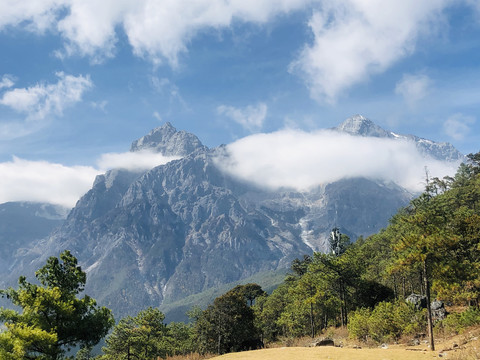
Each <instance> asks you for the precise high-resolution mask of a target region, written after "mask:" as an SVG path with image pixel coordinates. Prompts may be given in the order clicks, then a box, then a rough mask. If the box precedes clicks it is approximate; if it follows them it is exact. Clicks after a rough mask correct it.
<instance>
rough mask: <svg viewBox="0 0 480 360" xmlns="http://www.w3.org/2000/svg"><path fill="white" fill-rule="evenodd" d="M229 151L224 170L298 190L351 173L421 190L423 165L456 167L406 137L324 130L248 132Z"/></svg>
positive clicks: (442, 171)
mask: <svg viewBox="0 0 480 360" xmlns="http://www.w3.org/2000/svg"><path fill="white" fill-rule="evenodd" d="M227 152H228V156H226V157H219V158H217V163H218V165H219V166H220V167H221V168H222V169H224V170H225V171H227V172H228V173H230V174H232V175H234V176H237V177H239V178H240V179H243V180H244V181H248V182H253V183H255V184H257V185H258V186H261V187H267V188H272V189H278V188H282V187H286V188H294V189H297V190H300V191H303V190H308V189H310V188H312V187H315V186H318V185H322V184H328V183H331V182H334V181H337V180H340V179H343V178H353V177H366V178H371V179H378V180H383V181H392V182H395V183H397V184H399V185H400V186H403V187H405V188H407V189H409V190H411V191H421V190H423V186H424V185H423V182H424V177H425V170H424V169H425V166H427V167H428V169H429V173H430V174H431V175H432V176H439V177H443V176H445V175H447V174H448V175H452V174H454V173H455V171H456V168H457V166H458V164H457V163H447V162H441V161H437V160H434V159H430V158H425V157H424V156H422V155H421V154H420V153H419V152H418V151H417V149H416V147H415V145H414V144H413V143H411V142H408V141H400V140H394V139H382V138H369V137H360V136H350V135H347V134H342V133H339V132H335V131H328V130H323V131H316V132H312V133H306V132H303V131H300V130H291V129H287V130H282V131H277V132H274V133H270V134H256V135H251V136H248V137H245V138H243V139H240V140H238V141H236V142H234V143H232V144H230V145H228V146H227Z"/></svg>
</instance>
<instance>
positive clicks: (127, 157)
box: [97, 151, 179, 171]
mask: <svg viewBox="0 0 480 360" xmlns="http://www.w3.org/2000/svg"><path fill="white" fill-rule="evenodd" d="M176 159H179V157H178V156H163V155H162V154H160V153H155V152H152V151H138V152H124V153H108V154H103V155H102V156H101V157H100V158H99V160H98V161H97V164H98V166H99V167H100V169H102V170H104V171H106V170H110V169H126V170H132V171H140V170H148V169H153V168H154V167H156V166H159V165H164V164H166V163H168V162H170V161H172V160H176Z"/></svg>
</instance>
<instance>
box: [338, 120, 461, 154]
mask: <svg viewBox="0 0 480 360" xmlns="http://www.w3.org/2000/svg"><path fill="white" fill-rule="evenodd" d="M334 130H336V131H341V132H344V133H347V134H350V135H355V136H365V137H379V138H389V139H394V140H404V141H411V142H413V143H414V144H415V146H416V147H417V149H418V151H419V152H420V153H421V154H422V155H424V156H429V157H432V158H434V159H437V160H440V161H455V162H456V161H464V160H465V157H464V155H463V154H462V153H460V152H459V151H458V150H457V149H455V147H453V145H452V144H450V143H447V142H441V143H440V142H435V141H432V140H428V139H423V138H420V137H418V136H415V135H401V134H396V133H394V132H391V131H387V130H384V129H383V128H381V127H380V126H378V125H377V124H375V123H374V122H373V121H371V120H370V119H367V118H366V117H365V116H362V115H354V116H352V117H349V118H348V119H347V120H345V121H344V122H343V123H341V124H340V125H339V126H337V127H336V128H334Z"/></svg>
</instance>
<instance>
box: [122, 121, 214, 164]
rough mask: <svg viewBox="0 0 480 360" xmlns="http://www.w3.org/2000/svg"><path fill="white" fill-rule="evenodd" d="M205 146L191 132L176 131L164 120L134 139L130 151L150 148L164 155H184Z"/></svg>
mask: <svg viewBox="0 0 480 360" xmlns="http://www.w3.org/2000/svg"><path fill="white" fill-rule="evenodd" d="M205 148H206V147H205V146H204V145H203V144H202V143H201V141H200V140H199V139H198V138H197V137H196V136H195V135H193V134H191V133H188V132H186V131H183V130H182V131H177V129H175V128H174V127H173V126H172V124H170V123H169V122H166V123H165V124H163V125H162V126H160V127H157V128H155V129H153V130H152V131H150V132H149V133H148V134H147V135H145V136H143V137H141V138H140V139H138V140H135V141H134V142H133V143H132V146H131V147H130V151H132V152H135V151H141V150H151V151H155V152H159V153H161V154H162V155H165V156H186V155H188V154H190V153H192V152H194V151H196V150H199V149H205Z"/></svg>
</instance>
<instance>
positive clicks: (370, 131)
mask: <svg viewBox="0 0 480 360" xmlns="http://www.w3.org/2000/svg"><path fill="white" fill-rule="evenodd" d="M335 130H337V131H342V132H346V133H348V134H351V135H360V136H373V137H391V134H390V133H389V132H388V131H386V130H384V129H382V128H381V127H380V126H378V125H376V124H375V123H374V122H373V121H371V120H370V119H367V118H366V117H364V116H362V115H358V114H357V115H354V116H352V117H349V118H348V119H347V120H345V121H344V122H343V123H341V124H340V125H339V126H337V127H336V128H335Z"/></svg>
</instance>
